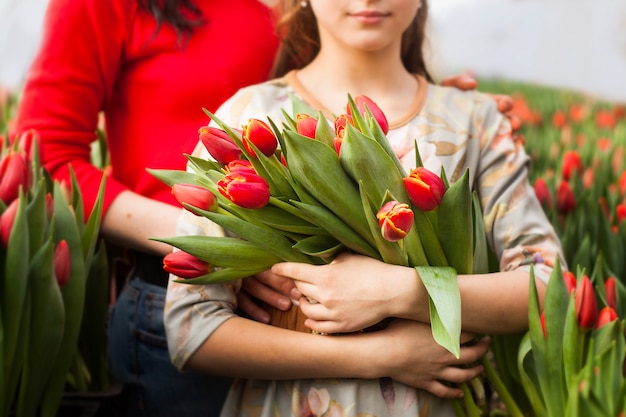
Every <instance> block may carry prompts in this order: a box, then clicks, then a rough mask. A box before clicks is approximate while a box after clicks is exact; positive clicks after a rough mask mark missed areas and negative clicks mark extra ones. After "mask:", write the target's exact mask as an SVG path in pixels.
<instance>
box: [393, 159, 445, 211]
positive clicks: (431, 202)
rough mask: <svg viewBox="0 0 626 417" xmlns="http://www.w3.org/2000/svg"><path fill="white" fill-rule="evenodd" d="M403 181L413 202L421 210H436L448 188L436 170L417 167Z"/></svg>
mask: <svg viewBox="0 0 626 417" xmlns="http://www.w3.org/2000/svg"><path fill="white" fill-rule="evenodd" d="M403 181H404V186H405V188H406V191H407V193H408V195H409V198H410V199H411V202H412V203H413V204H414V205H415V206H416V207H417V208H419V209H420V210H422V211H430V210H434V209H435V208H436V207H438V206H439V204H441V200H442V199H443V195H444V193H445V191H446V189H445V185H444V184H443V181H442V180H441V178H440V177H439V176H438V175H437V174H435V173H434V172H432V171H429V170H427V169H426V168H424V167H417V168H415V169H414V170H413V171H411V173H410V175H409V176H408V177H406V178H404V179H403Z"/></svg>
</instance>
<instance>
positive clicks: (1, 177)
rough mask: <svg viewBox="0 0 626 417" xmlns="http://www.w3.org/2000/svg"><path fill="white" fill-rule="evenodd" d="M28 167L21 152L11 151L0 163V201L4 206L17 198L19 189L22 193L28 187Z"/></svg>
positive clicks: (29, 178) (29, 179)
mask: <svg viewBox="0 0 626 417" xmlns="http://www.w3.org/2000/svg"><path fill="white" fill-rule="evenodd" d="M29 165H30V164H29V163H28V161H27V160H26V154H24V153H23V152H15V151H11V152H9V153H8V154H7V155H6V156H5V157H4V158H3V159H2V161H0V200H2V201H4V203H5V204H9V203H10V202H12V201H13V200H15V199H16V198H17V196H18V194H19V189H20V187H22V189H23V190H24V192H25V191H26V189H27V188H29V187H30V182H31V177H32V175H31V174H30V168H29Z"/></svg>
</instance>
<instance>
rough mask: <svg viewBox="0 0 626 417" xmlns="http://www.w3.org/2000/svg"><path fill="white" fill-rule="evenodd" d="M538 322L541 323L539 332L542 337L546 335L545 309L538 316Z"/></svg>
mask: <svg viewBox="0 0 626 417" xmlns="http://www.w3.org/2000/svg"><path fill="white" fill-rule="evenodd" d="M539 323H540V324H541V332H542V333H543V338H544V339H545V338H546V337H548V333H547V331H546V311H545V310H544V311H542V312H541V315H540V316H539Z"/></svg>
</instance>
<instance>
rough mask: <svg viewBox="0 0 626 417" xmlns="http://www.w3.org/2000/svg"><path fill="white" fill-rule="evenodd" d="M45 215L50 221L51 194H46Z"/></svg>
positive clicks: (52, 211)
mask: <svg viewBox="0 0 626 417" xmlns="http://www.w3.org/2000/svg"><path fill="white" fill-rule="evenodd" d="M46 214H47V215H48V219H52V216H53V215H54V197H52V193H47V194H46Z"/></svg>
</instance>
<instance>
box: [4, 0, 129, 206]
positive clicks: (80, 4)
mask: <svg viewBox="0 0 626 417" xmlns="http://www.w3.org/2000/svg"><path fill="white" fill-rule="evenodd" d="M135 8H136V2H129V1H119V0H111V1H101V0H50V3H49V5H48V9H47V11H46V17H45V23H44V25H45V27H44V31H43V37H42V40H41V43H40V49H39V51H38V54H37V56H36V57H35V60H34V61H33V63H32V65H31V67H30V69H29V73H28V75H27V79H26V83H25V85H24V89H23V94H22V97H21V99H20V106H19V109H18V114H17V120H16V132H15V133H16V134H18V135H19V134H21V133H22V132H25V131H27V130H30V129H34V130H36V131H37V133H38V134H39V137H40V140H41V155H42V162H43V165H44V166H45V168H46V169H47V170H48V171H49V172H50V173H51V175H52V176H53V177H54V178H56V179H59V180H64V181H66V182H69V180H70V165H71V166H72V169H73V170H74V172H75V174H76V177H77V178H78V181H79V184H80V187H81V192H82V193H83V199H84V201H85V204H86V208H87V210H86V213H87V214H88V213H89V212H91V208H92V207H93V204H94V202H95V200H96V197H97V194H98V190H99V187H100V182H101V179H102V175H103V174H102V171H101V170H99V169H98V168H97V167H95V166H94V165H93V164H92V163H91V143H92V142H93V141H94V140H95V138H96V135H95V132H96V128H97V126H98V117H99V113H100V111H101V110H102V109H103V108H104V107H105V106H106V103H107V100H109V99H110V93H111V91H112V90H113V87H114V84H115V80H116V76H117V74H118V72H119V71H121V63H122V59H123V56H124V50H123V45H124V39H125V37H126V31H127V28H128V27H129V19H131V17H132V14H133V13H134V10H135ZM125 188H126V187H124V186H123V185H122V184H120V183H118V182H116V181H114V180H112V179H108V181H107V187H106V192H105V197H104V208H105V210H106V209H107V208H108V207H109V205H110V204H111V201H112V200H113V199H114V198H115V196H117V195H118V194H119V193H120V192H121V191H122V190H124V189H125Z"/></svg>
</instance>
